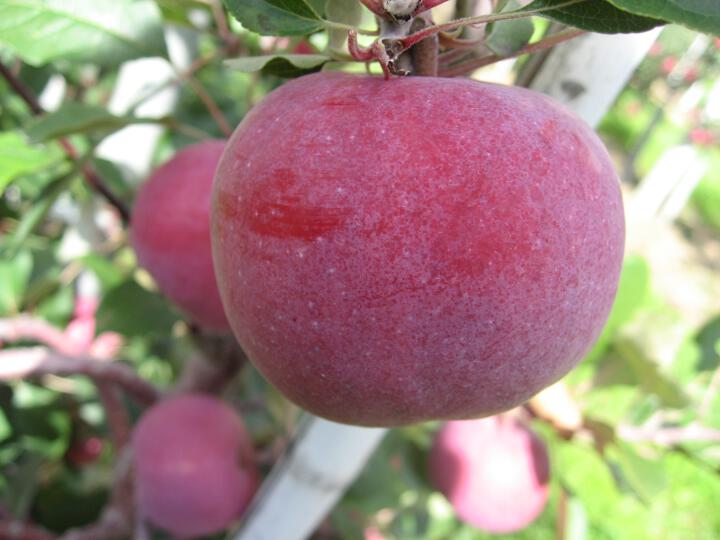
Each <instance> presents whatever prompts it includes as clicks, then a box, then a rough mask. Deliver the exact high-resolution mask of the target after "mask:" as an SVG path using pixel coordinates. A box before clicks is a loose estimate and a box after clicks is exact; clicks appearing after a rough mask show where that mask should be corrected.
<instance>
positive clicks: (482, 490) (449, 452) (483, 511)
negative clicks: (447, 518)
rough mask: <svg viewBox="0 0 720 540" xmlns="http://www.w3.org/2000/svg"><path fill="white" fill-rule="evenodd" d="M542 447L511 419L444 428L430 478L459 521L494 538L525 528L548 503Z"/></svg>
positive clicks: (450, 424) (547, 464)
mask: <svg viewBox="0 0 720 540" xmlns="http://www.w3.org/2000/svg"><path fill="white" fill-rule="evenodd" d="M549 477H550V462H549V460H548V455H547V450H546V448H545V445H544V444H543V442H542V441H541V440H540V439H539V438H538V437H537V436H536V435H535V434H534V433H533V432H532V431H530V430H529V429H528V428H526V427H525V426H523V425H522V424H520V423H519V422H517V421H516V420H514V419H512V418H507V417H497V416H493V417H491V418H484V419H481V420H466V421H454V422H448V423H446V424H445V425H444V426H443V428H442V429H441V430H440V432H439V433H438V435H437V438H436V439H435V442H434V444H433V447H432V450H431V453H430V478H431V481H432V483H433V485H434V486H435V487H436V488H437V489H438V490H439V491H441V492H442V493H443V494H444V495H445V496H446V497H447V499H448V500H449V501H450V504H452V506H453V507H454V508H455V511H456V512H457V515H458V517H459V518H460V519H461V520H462V521H465V522H467V523H470V524H471V525H473V526H475V527H478V528H480V529H483V530H485V531H488V532H491V533H509V532H513V531H518V530H520V529H524V528H525V527H527V526H528V525H529V524H530V523H532V522H533V521H534V520H535V518H537V517H538V515H539V514H540V513H541V512H542V510H543V508H544V507H545V503H546V502H547V498H548V487H549V486H548V482H549Z"/></svg>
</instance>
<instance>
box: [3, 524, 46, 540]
mask: <svg viewBox="0 0 720 540" xmlns="http://www.w3.org/2000/svg"><path fill="white" fill-rule="evenodd" d="M55 538H56V537H55V535H53V534H51V533H49V532H47V531H45V530H43V529H41V528H39V527H36V526H35V525H30V524H28V523H23V522H21V521H6V520H3V521H0V540H55Z"/></svg>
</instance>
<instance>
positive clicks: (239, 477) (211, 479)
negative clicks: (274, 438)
mask: <svg viewBox="0 0 720 540" xmlns="http://www.w3.org/2000/svg"><path fill="white" fill-rule="evenodd" d="M132 449H133V460H134V465H135V481H136V489H137V496H138V504H139V508H140V511H141V512H142V514H143V516H144V517H145V518H147V519H148V520H149V521H150V522H151V523H153V524H154V525H156V526H157V527H160V528H161V529H164V530H166V531H168V532H170V533H173V534H175V535H179V536H182V537H184V538H186V537H195V536H200V535H207V534H211V533H215V532H218V531H221V530H223V529H225V528H227V527H228V526H229V525H230V524H231V523H232V522H233V521H235V520H236V519H238V518H239V517H240V515H241V514H242V512H243V511H244V510H245V508H246V507H247V505H248V504H249V502H250V499H251V498H252V496H253V495H254V493H255V490H256V488H257V485H258V472H257V469H256V463H255V456H254V452H253V448H252V445H251V441H250V438H249V436H248V434H247V432H246V431H245V428H244V426H243V423H242V421H241V419H240V417H239V416H238V415H237V414H236V413H235V411H234V410H233V409H231V408H230V407H229V406H228V405H226V404H225V403H224V402H223V401H221V400H219V399H216V398H213V397H208V396H203V395H184V396H179V397H175V398H171V399H168V400H166V401H162V402H160V403H159V404H157V405H155V406H154V407H152V408H151V409H149V410H148V411H147V412H146V413H145V414H144V415H143V416H142V417H141V419H140V421H139V422H138V424H137V426H136V428H135V430H134V433H133V440H132Z"/></svg>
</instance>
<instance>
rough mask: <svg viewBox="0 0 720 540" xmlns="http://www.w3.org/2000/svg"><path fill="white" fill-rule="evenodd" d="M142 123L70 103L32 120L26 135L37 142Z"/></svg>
mask: <svg viewBox="0 0 720 540" xmlns="http://www.w3.org/2000/svg"><path fill="white" fill-rule="evenodd" d="M143 121H147V120H143V119H140V118H136V117H133V116H115V115H114V114H112V113H111V112H110V111H108V110H107V109H105V108H103V107H97V106H95V105H85V104H82V103H74V102H71V103H65V104H64V105H63V106H62V107H60V108H59V109H58V110H57V111H55V112H52V113H48V114H46V115H44V116H42V117H40V118H38V119H36V120H34V121H33V122H32V123H31V124H30V125H29V126H28V128H27V133H28V135H29V136H30V138H31V139H32V140H33V141H37V142H39V141H48V140H51V139H56V138H58V137H63V136H65V135H71V134H73V133H89V132H97V131H100V132H106V133H107V132H110V131H115V130H117V129H120V128H122V127H124V126H127V125H129V124H134V123H138V122H143Z"/></svg>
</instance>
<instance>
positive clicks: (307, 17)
mask: <svg viewBox="0 0 720 540" xmlns="http://www.w3.org/2000/svg"><path fill="white" fill-rule="evenodd" d="M225 5H226V6H227V8H228V10H229V11H230V13H231V14H232V15H233V16H234V17H235V18H236V19H237V20H238V21H240V22H241V23H242V25H243V26H244V27H245V28H247V29H248V30H252V31H253V32H257V33H258V34H263V35H271V36H303V35H307V34H311V33H313V32H317V31H318V30H322V29H323V27H324V25H323V20H322V18H321V17H320V14H321V13H322V9H323V2H322V1H321V0H225Z"/></svg>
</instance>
